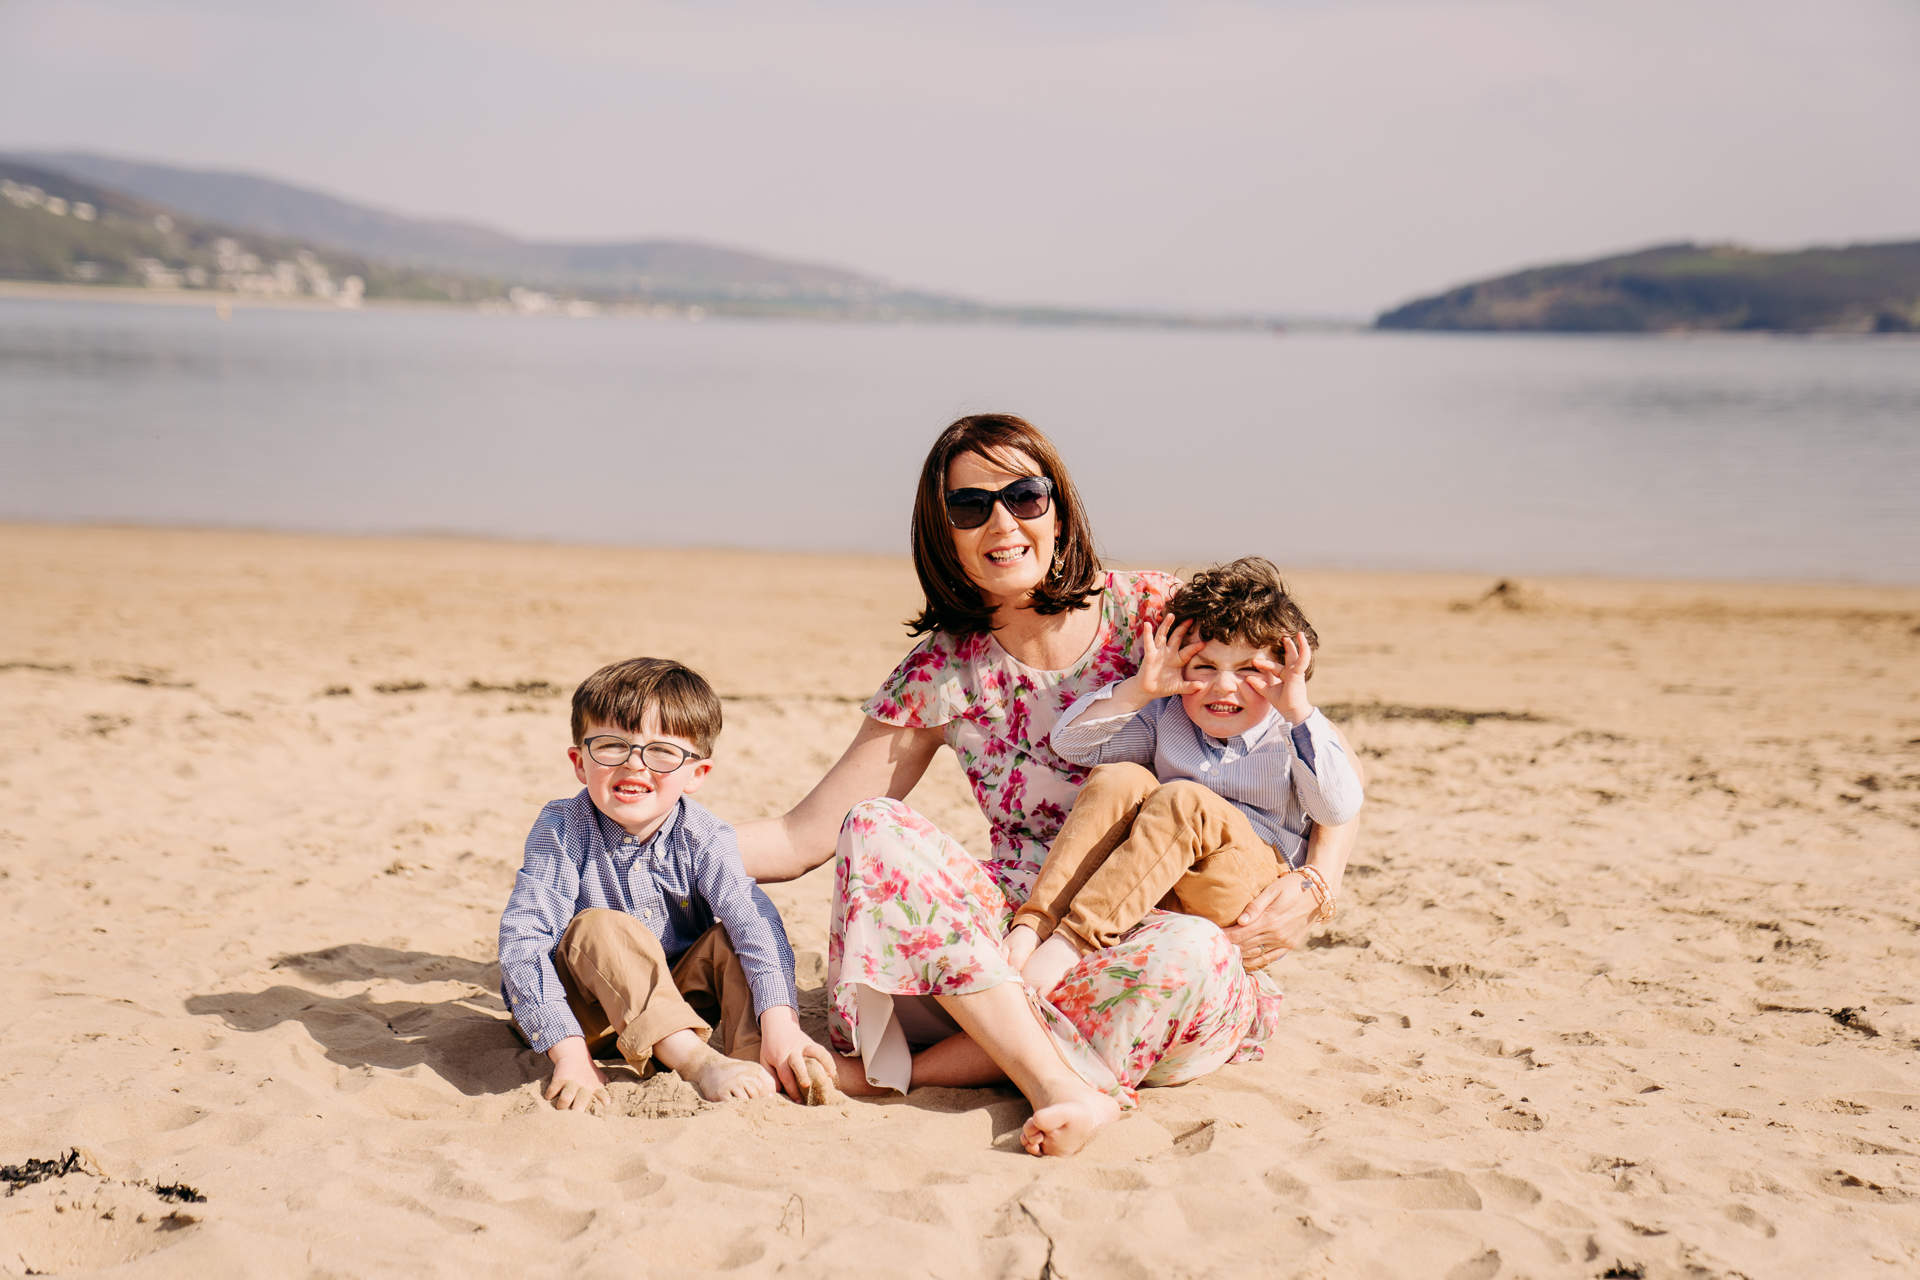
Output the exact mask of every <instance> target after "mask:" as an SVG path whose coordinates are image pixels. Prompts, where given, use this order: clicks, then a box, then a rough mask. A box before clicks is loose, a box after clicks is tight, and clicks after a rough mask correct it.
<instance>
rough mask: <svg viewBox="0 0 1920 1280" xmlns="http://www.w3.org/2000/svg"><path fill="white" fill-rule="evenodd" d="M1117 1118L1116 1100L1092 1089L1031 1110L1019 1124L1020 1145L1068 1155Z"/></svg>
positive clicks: (1038, 1152) (1034, 1150)
mask: <svg viewBox="0 0 1920 1280" xmlns="http://www.w3.org/2000/svg"><path fill="white" fill-rule="evenodd" d="M1119 1118H1120V1104H1119V1103H1117V1102H1115V1101H1114V1100H1113V1099H1112V1098H1110V1097H1108V1096H1107V1095H1106V1094H1104V1093H1097V1092H1095V1091H1094V1090H1092V1089H1088V1090H1086V1091H1085V1094H1084V1095H1083V1096H1082V1097H1079V1098H1074V1099H1072V1100H1070V1101H1067V1102H1056V1103H1054V1104H1053V1105H1051V1106H1046V1107H1041V1108H1040V1109H1039V1110H1037V1111H1035V1112H1034V1113H1033V1115H1032V1116H1031V1117H1030V1118H1029V1119H1028V1120H1027V1122H1026V1124H1024V1125H1022V1126H1021V1127H1020V1145H1021V1146H1023V1147H1025V1148H1026V1149H1027V1151H1028V1153H1029V1154H1031V1155H1036V1156H1070V1155H1073V1154H1074V1153H1075V1152H1077V1151H1079V1150H1080V1149H1081V1148H1082V1147H1084V1146H1086V1145H1087V1143H1089V1142H1091V1141H1092V1140H1093V1135H1094V1134H1095V1133H1096V1132H1097V1131H1098V1130H1100V1129H1102V1128H1104V1127H1105V1126H1107V1125H1110V1124H1112V1123H1113V1122H1114V1121H1115V1120H1118V1119H1119Z"/></svg>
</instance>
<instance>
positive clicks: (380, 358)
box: [0, 299, 1920, 583]
mask: <svg viewBox="0 0 1920 1280" xmlns="http://www.w3.org/2000/svg"><path fill="white" fill-rule="evenodd" d="M989 409H994V410H1005V411H1009V412H1013V413H1019V414H1021V415H1023V416H1026V417H1028V418H1030V419H1031V420H1033V421H1034V422H1035V423H1037V424H1039V425H1040V426H1041V427H1042V428H1044V429H1045V430H1046V431H1048V432H1049V433H1051V434H1052V435H1053V436H1054V438H1055V439H1056V440H1057V441H1058V443H1059V444H1060V446H1061V448H1062V450H1063V451H1064V453H1065V455H1066V457H1067V459H1068V461H1069V463H1070V465H1071V466H1072V468H1073V471H1074V477H1075V479H1076V481H1077V483H1078V484H1079V486H1080V488H1081V490H1082V492H1083V494H1084V495H1085V498H1086V501H1087V503H1088V506H1089V509H1090V511H1091V513H1092V516H1093V519H1094V523H1095V528H1096V529H1097V530H1098V532H1099V534H1100V536H1101V539H1102V541H1103V544H1104V547H1105V549H1106V551H1107V552H1108V553H1109V554H1110V555H1113V556H1115V557H1118V558H1121V559H1125V560H1132V561H1152V562H1157V563H1166V564H1175V565H1186V566H1194V565H1197V564H1201V563H1204V562H1206V561H1209V560H1213V559H1220V558H1228V557H1232V556H1236V555H1242V554H1248V553H1253V552H1259V553H1262V554H1265V555H1268V556H1270V557H1272V558H1273V559H1274V560H1276V561H1278V562H1280V563H1281V564H1282V565H1283V566H1291V567H1303V568H1304V567H1317V568H1366V569H1453V570H1472V571H1484V572H1487V573H1489V574H1541V575H1545V574H1602V575H1612V576H1633V577H1671V578H1714V579H1772V580H1815V581H1854V582H1885V583H1916V582H1920V342H1914V341H1911V340H1902V339H1857V340H1808V339H1795V338H1767V337H1697V338H1688V339H1670V338H1669V339H1663V338H1646V337H1611V336H1608V337H1559V336H1505V335H1449V334H1406V333H1400V334H1377V333H1324V334H1288V335H1285V336H1273V335H1265V334H1253V333H1220V332H1204V331H1167V330H1103V329H1045V328H1009V327H984V326H982V327H965V326H940V325H898V326H883V325H855V324H810V323H777V322H763V321H732V320H708V321H706V322H704V323H691V322H686V321H659V320H644V319H630V318H624V317H612V316H603V317H594V318H588V319H560V318H552V317H521V316H493V315H480V314H474V313H466V312H453V311H394V310H375V309H368V310H364V311H357V312H350V311H338V312H334V311H296V310H264V309H259V310H256V309H244V308H242V309H235V310H234V311H233V313H232V318H231V319H230V320H226V321H223V320H221V319H219V318H218V316H217V315H216V314H215V311H214V309H213V306H212V305H211V300H210V301H209V304H208V305H206V306H204V307H200V306H192V307H189V306H161V305H128V304H121V303H111V302H92V301H38V300H27V299H0V519H6V520H24V521H59V522H111V523H119V524H153V525H185V526H211V527H232V528H263V529H288V530H305V531H317V532H331V533H453V534H479V535H487V536H494V537H503V538H531V539H543V540H558V541H571V542H584V543H598V544H614V545H638V546H669V545H686V546H727V547H748V548H768V549H795V550H822V551H863V552H883V553H893V554H898V553H903V552H904V551H905V549H906V538H907V518H908V512H909V509H910V506H911V501H912V494H913V486H914V482H915V477H916V475H917V472H918V466H919V462H920V459H921V457H922V456H923V455H924V453H925V450H926V447H927V445H928V443H929V442H930V441H931V440H932V438H933V437H934V435H935V434H936V433H937V432H938V431H939V429H940V428H941V427H942V426H943V425H944V424H945V423H947V422H948V421H949V420H951V419H952V418H954V417H956V416H958V415H960V414H963V413H969V412H977V411H981V410H989Z"/></svg>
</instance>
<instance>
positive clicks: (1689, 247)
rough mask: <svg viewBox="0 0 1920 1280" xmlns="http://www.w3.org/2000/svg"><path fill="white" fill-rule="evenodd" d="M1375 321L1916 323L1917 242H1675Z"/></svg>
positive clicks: (1792, 326) (1506, 279) (1822, 328)
mask: <svg viewBox="0 0 1920 1280" xmlns="http://www.w3.org/2000/svg"><path fill="white" fill-rule="evenodd" d="M1374 324H1375V327H1376V328H1380V329H1452V330H1479V331H1526V330H1533V331H1539V332H1555V333H1650V332H1686V331H1696V330H1697V331H1711V330H1759V331H1772V332H1788V333H1908V332H1913V331H1916V330H1920V241H1911V242H1906V243H1899V244H1862V245H1848V246H1846V247H1844V248H1837V249H1826V248H1823V249H1803V250H1800V251H1798V252H1789V253H1768V252H1764V251H1761V250H1757V249H1745V248H1741V247H1739V246H1737V245H1697V244H1673V245H1663V246H1660V247H1658V248H1653V249H1643V250H1641V251H1639V252H1637V253H1627V254H1620V255H1618V256H1615V257H1609V258H1601V259H1598V260H1596V261H1592V262H1582V263H1569V264H1562V265H1558V266H1550V267H1536V268H1533V269H1531V270H1527V271H1519V272H1515V273H1514V274H1512V275H1506V276H1500V277H1498V278H1497V279H1492V280H1483V281H1479V282H1477V283H1474V284H1466V285H1461V286H1460V287H1459V288H1456V289H1449V290H1448V291H1447V292H1445V293H1442V294H1438V295H1435V296H1433V297H1430V298H1421V299H1418V300H1416V301H1414V302H1409V303H1407V304H1405V305H1404V306H1400V307H1396V308H1395V309H1393V310H1391V311H1388V312H1385V313H1384V314H1382V315H1381V316H1380V317H1379V318H1378V319H1377V320H1375V321H1374Z"/></svg>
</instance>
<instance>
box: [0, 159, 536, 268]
mask: <svg viewBox="0 0 1920 1280" xmlns="http://www.w3.org/2000/svg"><path fill="white" fill-rule="evenodd" d="M0 280H36V281H63V282H69V283H71V282H79V283H83V284H102V285H139V286H146V287H150V288H186V289H209V290H221V291H226V292H232V293H242V294H257V295H265V296H275V295H294V294H307V295H311V296H318V297H321V298H332V299H335V300H337V301H348V302H350V301H351V300H352V299H353V298H355V297H358V296H367V297H376V298H412V299H420V300H435V301H458V300H460V299H463V298H475V299H477V298H485V297H492V296H495V295H498V294H500V293H503V292H504V291H505V286H504V285H502V284H501V283H500V282H498V281H493V280H484V279H478V278H474V277H467V276H461V275H458V274H456V273H451V272H444V271H443V272H435V271H426V270H416V269H411V268H404V267H392V266H388V265H386V264H383V263H379V262H373V261H369V260H367V259H365V258H362V257H360V256H358V255H355V254H347V253H339V252H336V251H330V250H321V251H316V250H314V249H312V248H310V247H309V246H307V245H306V244H304V243H302V242H300V241H298V240H290V239H285V238H282V237H277V236H263V235H257V234H250V233H247V232H243V231H234V230H232V229H230V228H227V227H222V226H217V225H214V224H211V223H206V222H201V221H199V220H197V219H194V218H189V217H186V216H185V215H182V214H179V213H175V212H173V211H171V210H169V209H164V208H162V207H160V206H158V205H153V204H148V203H147V202H145V201H143V200H138V199H135V198H134V197H132V196H128V195H124V194H122V193H120V192H117V191H112V190H109V189H107V188H105V187H97V186H94V185H93V184H91V183H87V182H80V181H78V180H76V179H73V178H69V177H66V176H64V175H62V174H58V173H53V172H50V171H47V170H43V169H35V168H31V167H29V166H26V165H20V164H12V163H8V162H6V161H0Z"/></svg>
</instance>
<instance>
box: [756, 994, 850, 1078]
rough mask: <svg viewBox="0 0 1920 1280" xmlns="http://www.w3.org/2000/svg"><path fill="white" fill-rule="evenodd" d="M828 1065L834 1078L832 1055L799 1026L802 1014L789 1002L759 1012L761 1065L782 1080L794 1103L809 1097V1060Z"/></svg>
mask: <svg viewBox="0 0 1920 1280" xmlns="http://www.w3.org/2000/svg"><path fill="white" fill-rule="evenodd" d="M808 1058H812V1059H813V1060H814V1061H815V1062H818V1063H819V1064H820V1065H821V1066H823V1067H825V1068H826V1071H827V1079H829V1080H831V1079H833V1078H834V1075H835V1069H834V1063H833V1057H832V1055H831V1054H829V1053H828V1052H827V1051H826V1049H825V1048H824V1047H823V1046H821V1045H819V1044H817V1043H815V1042H814V1040H813V1039H812V1037H810V1036H808V1035H807V1033H806V1032H804V1031H802V1030H801V1029H800V1017H799V1015H798V1014H796V1013H795V1012H794V1011H793V1010H792V1009H791V1008H789V1007H788V1006H786V1005H784V1004H783V1005H776V1006H774V1007H773V1008H771V1009H769V1010H767V1011H766V1012H765V1013H763V1014H761V1015H760V1065H761V1066H763V1067H765V1068H766V1069H767V1070H768V1071H770V1072H772V1073H773V1075H774V1078H775V1079H777V1080H779V1081H780V1089H781V1092H783V1093H785V1094H786V1095H787V1096H788V1097H789V1098H792V1099H793V1100H794V1101H795V1102H805V1101H806V1100H807V1059H808Z"/></svg>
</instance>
